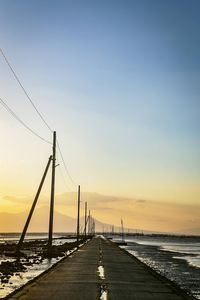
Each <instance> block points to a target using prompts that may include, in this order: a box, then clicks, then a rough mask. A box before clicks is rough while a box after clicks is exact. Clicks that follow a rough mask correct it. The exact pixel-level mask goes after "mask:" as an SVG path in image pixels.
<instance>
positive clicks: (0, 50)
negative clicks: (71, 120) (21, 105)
mask: <svg viewBox="0 0 200 300" xmlns="http://www.w3.org/2000/svg"><path fill="white" fill-rule="evenodd" d="M0 52H1V54H2V56H3V58H4V60H5V62H6V64H7V65H8V67H9V69H10V70H11V72H12V74H13V75H14V77H15V79H16V81H17V82H18V84H19V85H20V87H21V89H22V90H23V92H24V94H25V95H26V97H27V99H28V100H29V102H30V103H31V105H32V106H33V108H34V109H35V111H36V112H37V114H38V115H39V117H40V118H41V120H42V121H43V123H44V124H45V125H46V126H47V127H48V129H49V130H50V131H51V132H53V130H52V129H51V127H50V126H49V124H48V123H47V122H46V120H45V119H44V117H43V115H42V114H41V113H40V111H39V110H38V109H37V107H36V106H35V104H34V102H33V100H32V99H31V97H30V95H29V94H28V92H27V91H26V89H25V87H24V86H23V84H22V83H21V81H20V79H19V76H18V75H17V74H16V72H15V70H14V69H13V67H12V66H11V64H10V62H9V60H8V59H7V57H6V55H5V54H4V52H3V50H2V49H1V48H0Z"/></svg>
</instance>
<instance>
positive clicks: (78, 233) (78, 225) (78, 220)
mask: <svg viewBox="0 0 200 300" xmlns="http://www.w3.org/2000/svg"><path fill="white" fill-rule="evenodd" d="M79 236H80V185H79V186H78V215H77V243H78V242H79Z"/></svg>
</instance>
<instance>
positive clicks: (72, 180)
mask: <svg viewBox="0 0 200 300" xmlns="http://www.w3.org/2000/svg"><path fill="white" fill-rule="evenodd" d="M57 146H58V151H59V153H60V157H61V159H62V162H63V166H64V169H65V171H66V173H67V175H68V177H69V179H70V180H71V182H72V184H73V185H74V186H75V187H77V184H76V182H75V181H74V179H73V178H72V176H71V174H70V172H69V170H68V168H67V164H66V162H65V160H64V157H63V154H62V151H61V148H60V145H59V143H58V141H57Z"/></svg>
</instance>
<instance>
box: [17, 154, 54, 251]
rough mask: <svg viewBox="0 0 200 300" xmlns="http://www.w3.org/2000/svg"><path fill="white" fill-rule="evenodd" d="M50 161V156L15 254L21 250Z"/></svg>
mask: <svg viewBox="0 0 200 300" xmlns="http://www.w3.org/2000/svg"><path fill="white" fill-rule="evenodd" d="M51 161H52V156H50V157H49V160H48V163H47V166H46V168H45V171H44V174H43V176H42V179H41V182H40V185H39V187H38V190H37V193H36V195H35V198H34V201H33V204H32V207H31V209H30V212H29V215H28V218H27V220H26V223H25V225H24V229H23V231H22V234H21V237H20V240H19V242H18V244H17V249H16V253H19V252H20V248H21V246H22V243H23V241H24V238H25V235H26V231H27V229H28V226H29V223H30V221H31V218H32V215H33V212H34V209H35V206H36V204H37V200H38V198H39V196H40V192H41V190H42V186H43V184H44V181H45V178H46V175H47V172H48V169H49V166H50V163H51Z"/></svg>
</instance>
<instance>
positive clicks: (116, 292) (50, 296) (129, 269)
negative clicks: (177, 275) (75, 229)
mask: <svg viewBox="0 0 200 300" xmlns="http://www.w3.org/2000/svg"><path fill="white" fill-rule="evenodd" d="M7 299H10V300H11V299H12V300H14V299H15V300H16V299H20V300H67V299H69V300H96V299H100V300H119V299H120V300H183V299H194V298H193V297H191V296H188V295H187V294H185V293H184V292H181V291H180V290H179V288H176V286H175V285H173V284H171V283H170V282H169V281H168V280H165V279H163V278H162V277H161V276H159V275H157V274H156V273H155V272H154V271H151V270H150V269H149V268H148V267H146V266H145V265H144V264H142V263H141V262H139V261H138V260H137V259H136V258H134V257H132V256H130V255H129V254H128V253H126V252H124V251H123V250H121V249H120V248H119V247H118V246H117V245H115V244H114V243H112V242H110V241H108V240H105V239H103V238H100V237H97V238H93V239H92V240H91V241H90V242H88V243H87V244H85V245H84V246H83V247H81V248H80V249H79V250H78V251H77V252H75V253H74V254H73V255H72V256H70V257H68V258H65V259H63V260H62V261H61V262H60V263H58V264H57V265H56V266H55V267H54V268H52V269H51V270H50V271H48V272H47V273H45V274H44V275H42V276H40V277H39V278H37V279H35V280H34V281H33V282H32V283H30V284H27V285H26V286H25V287H24V288H22V289H21V290H19V291H18V292H16V293H15V294H14V295H13V296H10V297H9V298H7Z"/></svg>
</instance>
